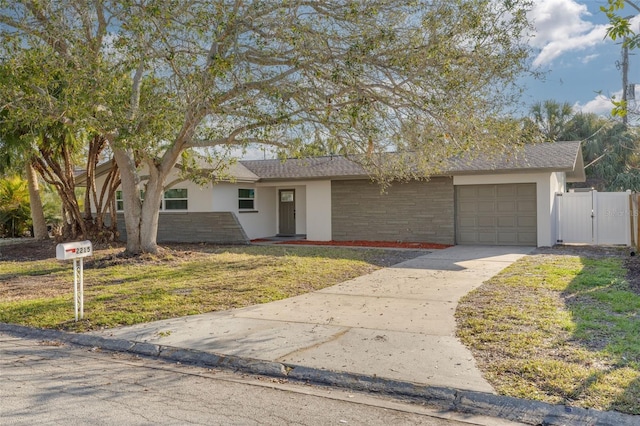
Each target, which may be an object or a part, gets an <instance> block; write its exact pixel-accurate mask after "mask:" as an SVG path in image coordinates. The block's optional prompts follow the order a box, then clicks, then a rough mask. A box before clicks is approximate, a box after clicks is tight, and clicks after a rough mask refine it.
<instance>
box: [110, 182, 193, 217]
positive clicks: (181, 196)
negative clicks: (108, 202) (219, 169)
mask: <svg viewBox="0 0 640 426" xmlns="http://www.w3.org/2000/svg"><path fill="white" fill-rule="evenodd" d="M140 200H144V191H142V190H140ZM188 206H189V203H188V191H187V189H186V188H173V189H168V190H166V191H164V194H163V197H162V202H161V203H160V210H187V208H188ZM116 211H119V212H121V211H124V200H123V197H122V191H116Z"/></svg>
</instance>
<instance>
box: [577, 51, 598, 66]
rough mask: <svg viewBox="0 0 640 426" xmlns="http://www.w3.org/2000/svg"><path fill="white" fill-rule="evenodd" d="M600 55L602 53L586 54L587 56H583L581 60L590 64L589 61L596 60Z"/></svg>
mask: <svg viewBox="0 0 640 426" xmlns="http://www.w3.org/2000/svg"><path fill="white" fill-rule="evenodd" d="M598 56H600V55H598V54H597V53H595V54H593V55H587V56H585V57H583V58H582V59H581V62H582V63H583V64H588V63H589V62H591V61H593V60H595V59H596V58H597V57H598Z"/></svg>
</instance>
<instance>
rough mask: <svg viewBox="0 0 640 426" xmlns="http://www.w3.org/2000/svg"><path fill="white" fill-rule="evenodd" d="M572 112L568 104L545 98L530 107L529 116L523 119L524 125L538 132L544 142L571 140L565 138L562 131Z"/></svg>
mask: <svg viewBox="0 0 640 426" xmlns="http://www.w3.org/2000/svg"><path fill="white" fill-rule="evenodd" d="M573 114H574V113H573V108H572V107H571V105H570V104H568V103H566V102H565V103H562V104H561V103H559V102H556V101H554V100H551V99H547V100H545V101H544V102H537V103H535V104H534V105H533V106H532V107H531V110H530V116H529V117H528V118H526V119H525V127H526V128H530V129H532V130H535V131H536V132H538V133H539V134H540V135H541V137H542V140H543V141H544V142H556V141H559V140H571V139H565V137H566V136H563V133H564V132H565V131H566V128H567V125H568V123H569V122H570V121H571V119H572V118H573Z"/></svg>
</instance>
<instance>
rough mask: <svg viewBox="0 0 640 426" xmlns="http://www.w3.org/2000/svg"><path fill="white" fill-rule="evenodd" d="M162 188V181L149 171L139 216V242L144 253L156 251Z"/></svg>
mask: <svg viewBox="0 0 640 426" xmlns="http://www.w3.org/2000/svg"><path fill="white" fill-rule="evenodd" d="M162 188H163V186H162V182H161V181H160V180H159V179H158V177H157V175H155V176H154V173H151V176H150V179H149V181H148V182H147V188H146V192H145V196H144V202H143V203H142V215H141V217H140V244H141V248H142V251H143V252H145V253H157V252H158V244H157V239H158V219H159V215H160V211H159V209H158V206H160V203H161V202H162V193H163V190H162Z"/></svg>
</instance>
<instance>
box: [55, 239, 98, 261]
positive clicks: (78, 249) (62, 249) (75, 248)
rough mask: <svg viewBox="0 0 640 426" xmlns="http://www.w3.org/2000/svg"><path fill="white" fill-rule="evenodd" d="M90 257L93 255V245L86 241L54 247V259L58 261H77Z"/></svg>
mask: <svg viewBox="0 0 640 426" xmlns="http://www.w3.org/2000/svg"><path fill="white" fill-rule="evenodd" d="M91 255H93V245H92V244H91V241H88V240H87V241H76V242H73V243H61V244H58V245H57V246H56V258H57V259H58V260H69V259H78V258H81V257H87V256H91Z"/></svg>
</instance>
